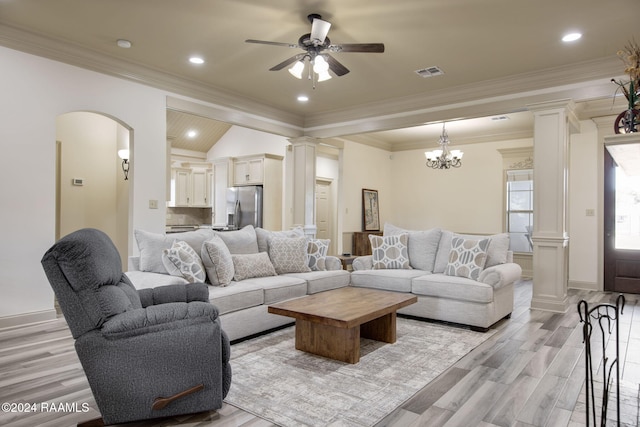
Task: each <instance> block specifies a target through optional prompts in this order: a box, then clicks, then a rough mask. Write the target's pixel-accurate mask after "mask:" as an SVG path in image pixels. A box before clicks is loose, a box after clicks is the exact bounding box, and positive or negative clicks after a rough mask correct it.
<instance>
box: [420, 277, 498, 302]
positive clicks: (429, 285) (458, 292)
mask: <svg viewBox="0 0 640 427" xmlns="http://www.w3.org/2000/svg"><path fill="white" fill-rule="evenodd" d="M411 292H412V293H414V294H415V295H418V296H419V295H424V296H431V297H437V298H447V299H453V300H459V301H471V302H477V303H490V302H492V301H493V287H492V286H491V285H487V284H486V283H481V282H477V281H475V280H472V279H467V278H466V277H455V276H447V275H444V274H429V275H425V276H421V277H416V278H415V279H413V283H412V287H411Z"/></svg>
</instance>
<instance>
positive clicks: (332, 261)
mask: <svg viewBox="0 0 640 427" xmlns="http://www.w3.org/2000/svg"><path fill="white" fill-rule="evenodd" d="M324 267H325V268H326V269H327V270H329V271H332V270H342V261H340V258H338V257H337V256H331V255H328V256H326V257H325V258H324Z"/></svg>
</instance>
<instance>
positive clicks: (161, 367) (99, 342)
mask: <svg viewBox="0 0 640 427" xmlns="http://www.w3.org/2000/svg"><path fill="white" fill-rule="evenodd" d="M42 265H43V267H44V270H45V273H46V275H47V278H48V279H49V282H50V283H51V287H52V288H53V290H54V292H55V294H56V297H57V299H58V302H59V304H60V307H61V309H62V312H63V314H64V317H65V319H66V320H67V323H68V325H69V328H70V329H71V333H72V335H73V337H74V338H75V340H76V341H75V348H76V352H77V353H78V357H79V359H80V362H81V363H82V367H83V368H84V371H85V374H86V376H87V379H88V380H89V385H90V386H91V391H92V392H93V396H94V397H95V400H96V403H97V404H98V408H99V409H100V412H101V415H102V420H103V422H104V424H116V423H123V422H129V421H137V420H144V419H150V418H159V417H167V416H174V415H180V414H189V413H196V412H202V411H210V410H216V409H219V408H220V407H221V406H222V399H224V397H225V396H226V395H227V392H228V391H229V387H230V385H231V366H230V364H229V356H230V347H229V339H228V338H227V335H226V334H225V333H224V331H223V330H222V329H221V327H220V320H219V319H218V310H217V309H216V307H215V306H214V305H212V304H211V303H209V293H208V290H207V285H206V284H204V283H196V284H189V285H173V286H161V287H157V288H154V289H142V290H136V289H135V288H134V287H133V285H132V284H131V282H130V281H129V279H128V278H127V276H126V275H125V274H124V273H123V272H122V265H121V261H120V255H119V254H118V250H117V249H116V247H115V245H114V244H113V242H112V241H111V239H109V237H108V236H107V235H106V234H105V233H103V232H102V231H99V230H95V229H82V230H78V231H76V232H73V233H71V234H69V235H67V236H65V237H64V238H62V239H60V240H59V241H58V242H57V243H55V244H54V245H53V246H52V247H51V249H49V250H48V251H47V252H46V254H45V255H44V257H43V258H42Z"/></svg>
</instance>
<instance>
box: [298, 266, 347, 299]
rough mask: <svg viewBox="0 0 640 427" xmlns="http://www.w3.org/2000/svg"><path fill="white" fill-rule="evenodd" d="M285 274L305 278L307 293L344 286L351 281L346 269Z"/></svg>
mask: <svg viewBox="0 0 640 427" xmlns="http://www.w3.org/2000/svg"><path fill="white" fill-rule="evenodd" d="M286 276H288V277H297V278H299V279H302V280H305V281H306V282H307V293H308V294H315V293H318V292H323V291H328V290H331V289H338V288H344V287H345V286H349V283H351V275H350V273H349V272H348V271H347V270H329V271H310V272H308V273H290V274H286Z"/></svg>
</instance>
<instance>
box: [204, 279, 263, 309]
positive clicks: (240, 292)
mask: <svg viewBox="0 0 640 427" xmlns="http://www.w3.org/2000/svg"><path fill="white" fill-rule="evenodd" d="M209 302H211V304H213V305H215V306H216V307H217V308H218V312H219V313H220V314H221V315H222V314H225V313H230V312H232V311H238V310H244V309H245V308H249V307H255V306H257V305H262V304H263V303H264V291H263V289H262V286H260V284H256V283H252V282H250V281H242V282H231V283H230V284H229V285H228V286H209Z"/></svg>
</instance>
